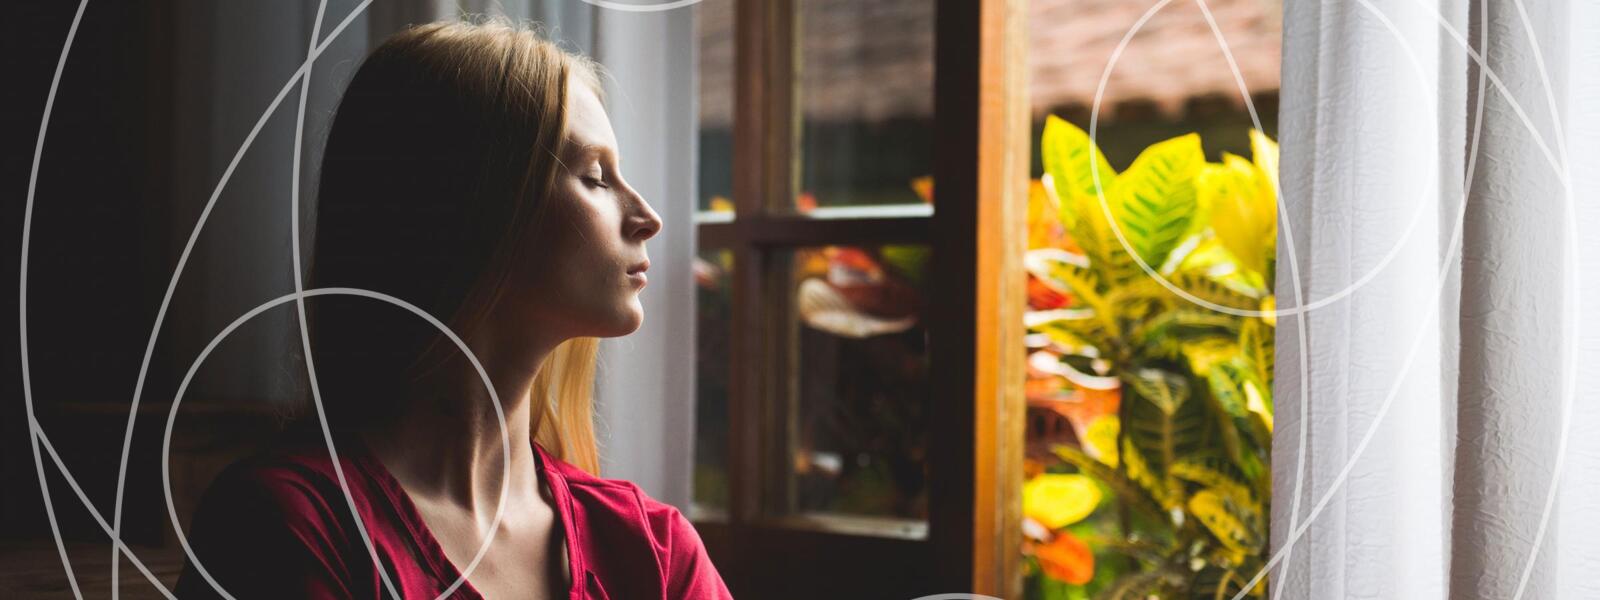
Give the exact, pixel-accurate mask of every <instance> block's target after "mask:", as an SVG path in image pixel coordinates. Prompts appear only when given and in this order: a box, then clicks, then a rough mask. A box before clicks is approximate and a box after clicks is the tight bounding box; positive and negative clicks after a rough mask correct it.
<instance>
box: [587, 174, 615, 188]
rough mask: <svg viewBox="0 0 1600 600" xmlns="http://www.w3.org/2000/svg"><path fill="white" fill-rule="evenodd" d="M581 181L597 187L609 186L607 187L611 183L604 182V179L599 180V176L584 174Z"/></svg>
mask: <svg viewBox="0 0 1600 600" xmlns="http://www.w3.org/2000/svg"><path fill="white" fill-rule="evenodd" d="M583 182H584V183H586V184H589V185H590V186H592V187H597V188H609V187H611V184H608V183H606V182H604V181H601V180H600V178H598V177H588V176H585V177H583Z"/></svg>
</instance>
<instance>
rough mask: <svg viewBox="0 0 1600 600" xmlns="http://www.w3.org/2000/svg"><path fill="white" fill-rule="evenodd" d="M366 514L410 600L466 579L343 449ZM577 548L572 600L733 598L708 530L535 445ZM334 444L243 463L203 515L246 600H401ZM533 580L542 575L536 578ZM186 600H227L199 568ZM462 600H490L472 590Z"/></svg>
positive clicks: (199, 549)
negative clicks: (705, 538)
mask: <svg viewBox="0 0 1600 600" xmlns="http://www.w3.org/2000/svg"><path fill="white" fill-rule="evenodd" d="M336 447H337V448H339V449H341V452H340V453H339V466H340V468H341V469H342V470H343V471H344V477H345V480H346V481H347V482H348V483H349V486H350V495H351V497H352V498H353V499H354V501H355V511H354V512H355V513H356V514H359V515H360V516H361V523H362V524H363V525H364V526H365V527H366V529H367V534H368V535H369V536H370V537H371V538H372V544H373V548H374V549H376V551H377V556H378V559H379V561H381V564H383V565H384V566H385V571H387V572H388V573H389V578H390V580H391V581H392V582H393V583H394V586H395V589H396V590H397V591H399V593H400V596H401V597H402V598H407V599H410V598H423V599H430V598H437V597H439V595H440V594H441V593H443V592H444V591H445V590H446V589H447V588H448V587H449V586H450V585H451V584H453V583H455V582H456V581H457V580H458V579H460V578H461V572H460V571H458V570H457V569H456V566H455V565H452V564H451V563H450V560H449V559H447V558H446V557H445V554H444V551H443V550H442V549H441V548H440V547H439V543H438V541H437V540H435V539H434V537H433V534H432V533H430V532H429V531H428V527H427V525H425V524H423V522H422V518H421V517H420V516H419V515H418V513H417V510H416V506H415V505H413V504H412V503H411V499H410V497H409V496H407V495H406V493H405V491H404V490H403V489H401V487H400V483H399V482H398V481H396V480H395V478H394V476H392V475H391V474H390V473H389V471H388V470H387V469H385V468H384V467H383V465H382V463H380V462H379V461H378V460H377V459H376V458H375V457H374V456H373V455H372V454H371V452H369V451H368V450H367V448H366V446H365V445H363V444H361V443H360V442H359V440H352V441H349V442H346V441H342V440H341V441H340V442H339V443H338V444H337V446H336ZM533 447H534V454H535V455H536V457H537V461H538V472H539V475H540V477H542V478H543V479H544V481H545V482H546V483H547V484H548V486H549V488H550V492H551V495H552V497H553V499H554V507H553V508H554V509H555V513H556V515H557V520H558V522H559V524H560V525H561V527H560V528H559V529H557V530H556V531H555V532H556V534H558V535H560V534H563V533H564V534H565V536H566V548H567V557H568V566H569V567H570V571H569V572H570V573H572V587H571V589H570V590H569V592H568V593H567V594H566V596H565V597H566V598H568V599H570V600H597V599H607V600H610V599H618V600H632V599H635V598H663V599H666V598H670V599H672V600H682V599H701V598H710V599H724V598H732V596H731V595H730V594H729V593H728V588H727V587H726V586H725V585H724V584H723V582H722V578H721V576H719V575H718V574H717V570H716V568H715V567H713V566H712V564H711V560H710V559H709V558H707V556H706V551H705V547H704V546H703V545H702V544H701V542H700V536H699V535H698V534H697V533H695V530H694V527H693V526H692V525H690V524H689V521H688V520H687V519H685V518H684V517H683V514H682V513H680V512H678V509H676V508H673V507H672V506H671V505H668V504H663V503H661V502H657V501H656V500H654V499H651V498H650V497H649V496H647V495H645V493H644V492H643V491H641V490H640V489H639V486H636V485H634V484H632V483H629V482H626V481H621V480H614V479H600V478H598V477H595V476H593V475H590V474H588V473H585V472H584V471H582V470H580V469H578V468H577V467H574V466H572V465H570V464H567V463H566V462H564V461H562V460H560V459H558V458H555V457H553V456H550V455H549V454H548V453H546V452H545V450H544V448H542V447H540V446H539V445H538V444H534V445H533ZM350 515H351V510H350V506H349V504H348V503H347V502H346V500H345V497H344V494H343V492H341V491H340V487H339V479H338V475H337V474H336V473H335V471H334V467H333V462H332V461H331V460H329V458H328V452H327V449H326V448H324V447H323V446H322V445H321V444H315V445H313V446H306V447H299V448H297V449H294V450H289V451H281V452H274V453H270V454H266V455H263V456H260V457H256V458H253V459H248V460H245V461H241V462H239V463H237V464H235V465H233V466H231V467H229V468H228V469H227V470H225V471H224V472H223V473H222V475H220V476H218V477H217V480H216V482H215V483H213V484H212V485H211V488H210V489H209V490H208V491H207V492H206V495H205V498H204V499H203V500H202V501H201V503H200V507H199V508H198V509H197V510H196V512H195V516H194V521H193V524H192V525H191V527H190V536H189V543H190V545H191V547H192V548H193V550H194V555H195V556H196V557H198V558H199V561H200V564H199V565H198V566H199V567H203V568H204V569H205V571H206V573H209V574H210V575H211V577H212V578H213V579H215V580H216V581H217V583H219V584H221V585H222V587H223V589H224V590H226V591H227V592H228V593H229V594H230V595H232V596H234V597H235V598H362V599H368V598H370V599H372V600H383V599H388V598H391V595H390V593H389V590H388V588H387V587H386V586H385V584H384V582H383V579H382V577H381V575H380V574H379V572H378V570H377V569H376V568H374V566H373V561H372V555H371V554H370V553H369V552H368V550H367V547H366V544H365V543H364V542H363V541H362V538H361V533H360V531H359V530H357V529H356V526H355V522H354V521H352V520H351V518H350ZM530 568H533V567H530ZM175 592H176V595H177V597H179V598H183V599H184V600H189V599H190V598H211V597H218V596H217V594H216V592H215V591H214V590H213V589H212V587H211V585H209V584H208V582H207V581H206V579H205V577H203V576H202V575H201V573H200V572H199V570H198V569H197V565H195V564H194V562H193V561H191V562H190V563H189V564H187V565H185V567H184V570H183V575H182V576H180V577H179V579H178V587H177V590H175ZM450 597H451V598H482V597H483V596H482V595H481V594H480V593H478V591H477V590H476V589H473V587H472V584H471V583H469V582H465V581H463V582H462V583H461V584H460V586H458V587H457V588H456V589H455V590H454V591H452V592H451V595H450Z"/></svg>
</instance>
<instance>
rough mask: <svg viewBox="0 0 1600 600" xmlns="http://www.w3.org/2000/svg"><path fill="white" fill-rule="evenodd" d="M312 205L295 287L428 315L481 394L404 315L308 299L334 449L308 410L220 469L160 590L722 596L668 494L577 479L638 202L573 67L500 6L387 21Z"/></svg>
mask: <svg viewBox="0 0 1600 600" xmlns="http://www.w3.org/2000/svg"><path fill="white" fill-rule="evenodd" d="M315 225H316V242H315V248H314V259H313V265H312V268H311V269H312V271H311V287H316V288H321V287H355V288H363V289H368V290H374V291H378V292H383V293H386V294H389V295H392V296H395V297H399V298H401V299H404V300H407V301H408V302H412V303H414V304H416V305H418V306H420V307H421V308H423V309H424V310H426V311H428V313H429V314H431V315H434V316H435V317H438V318H439V319H441V320H443V321H445V322H446V323H447V324H448V325H449V326H450V328H451V329H452V330H453V331H455V332H457V333H458V334H459V335H460V337H461V338H462V340H464V342H465V344H466V345H467V346H468V347H469V348H470V349H471V350H472V352H473V354H474V355H475V356H476V357H477V359H478V360H479V361H480V363H481V364H482V366H483V369H484V371H485V372H486V373H487V375H488V377H489V379H490V381H491V382H492V384H493V390H494V392H495V393H494V396H497V397H498V399H499V401H500V402H501V403H502V409H503V413H500V412H497V411H496V407H495V403H494V400H493V398H492V396H491V394H490V393H489V392H490V390H489V388H486V387H485V386H484V384H483V379H482V378H481V377H480V375H479V372H478V371H477V369H476V368H475V367H474V365H473V364H472V362H471V361H470V360H469V359H468V358H467V357H466V356H465V355H464V354H463V353H462V352H460V350H459V349H458V348H457V346H456V345H455V344H454V343H453V342H451V341H450V340H449V339H448V338H446V337H444V336H443V335H442V334H441V333H440V332H439V331H437V330H435V329H433V328H432V327H431V326H429V325H428V324H427V323H426V322H424V321H422V320H420V319H417V318H416V317H415V316H414V315H411V314H409V313H407V312H405V311H402V310H398V309H396V308H394V307H391V306H387V305H384V304H379V303H376V302H372V301H370V300H368V299H364V298H359V297H349V296H331V297H328V296H324V297H317V298H313V299H310V300H308V301H307V302H306V308H307V311H308V320H309V325H310V329H309V333H310V336H309V341H310V346H311V349H312V352H311V357H310V358H311V359H313V360H310V361H308V367H309V368H310V369H311V373H313V378H312V381H313V390H312V391H313V392H314V393H315V394H316V395H317V396H318V397H320V398H321V400H320V401H319V402H320V403H321V408H319V409H318V410H322V411H325V413H326V423H327V427H328V429H327V431H328V432H329V435H331V438H332V439H333V440H334V447H335V449H336V450H337V455H338V458H337V460H334V459H332V458H330V453H329V451H328V449H327V447H326V444H325V442H324V438H323V429H322V428H321V423H322V421H319V420H318V419H317V415H316V413H315V412H308V413H307V414H306V415H305V416H303V418H302V419H301V420H300V425H301V426H300V427H298V428H293V429H292V431H298V432H299V433H300V434H301V435H297V436H291V438H290V441H287V442H286V443H285V444H283V446H282V447H280V448H276V449H274V450H273V451H270V452H267V453H265V454H263V455H261V456H258V457H255V458H252V459H249V460H246V461H243V462H241V463H239V464H236V465H234V466H232V467H230V468H229V469H228V470H226V471H225V472H224V473H223V474H222V475H221V476H220V477H219V478H218V479H217V481H216V482H215V483H213V484H212V487H211V489H210V490H209V491H208V492H207V494H206V496H205V498H204V499H203V500H202V502H201V505H200V507H199V508H198V509H197V511H196V514H195V516H194V519H193V522H192V525H191V527H190V530H191V537H190V547H191V548H192V549H193V553H192V555H191V556H192V557H191V561H190V563H189V564H188V566H187V567H186V568H185V571H184V574H183V575H182V576H181V578H180V582H179V586H178V593H177V595H178V596H179V597H181V598H191V597H209V596H215V595H219V594H220V593H222V592H221V591H219V590H218V589H217V588H218V587H220V588H221V590H225V592H226V593H227V594H231V595H232V596H234V597H240V598H245V597H249V598H255V597H259V598H305V597H318V598H320V597H333V598H373V599H377V598H390V597H395V596H398V597H403V598H435V597H441V596H448V597H458V598H478V597H489V598H497V599H498V598H574V599H576V598H614V599H632V598H672V599H674V600H676V599H682V598H727V597H729V594H728V591H727V588H726V587H725V586H724V585H723V582H722V580H721V578H720V577H719V576H718V574H717V572H716V570H715V569H714V568H713V567H712V565H711V562H710V561H709V559H707V557H706V553H705V549H704V547H703V545H702V544H701V541H700V538H699V536H698V535H696V533H695V531H694V529H693V527H692V526H690V524H689V523H688V521H687V520H686V519H684V517H683V516H682V515H681V514H680V513H679V512H678V511H677V510H675V509H673V508H672V507H670V506H668V505H665V504H662V503H659V502H656V501H654V500H652V499H650V498H649V497H647V496H646V495H644V494H643V493H642V492H640V490H639V489H638V487H636V486H634V485H633V484H630V483H627V482H623V481H616V480H606V479H600V478H598V477H596V476H595V475H594V474H593V473H595V472H596V471H597V467H598V465H597V463H598V459H597V457H596V451H595V441H594V433H593V431H592V429H591V421H590V419H591V414H590V392H591V390H590V387H591V385H590V384H591V380H592V377H593V373H594V361H595V351H596V345H597V339H596V338H600V337H610V336H620V335H625V334H628V333H630V332H632V331H634V330H635V329H637V328H638V327H639V325H640V324H641V322H642V320H643V312H642V308H641V306H640V304H639V298H638V295H639V292H640V290H641V289H643V287H644V285H645V282H646V278H645V270H646V269H648V268H649V264H650V263H649V260H648V259H647V258H646V254H645V240H648V239H649V238H650V237H651V236H653V235H655V234H656V233H657V232H658V231H659V230H660V228H661V220H660V218H659V216H658V215H657V214H656V213H655V212H654V211H653V210H652V209H651V208H650V206H649V205H648V204H647V203H646V202H645V201H644V199H643V198H641V197H640V196H639V194H638V192H637V191H635V190H634V189H633V188H632V187H630V186H629V185H628V183H627V182H626V181H625V180H624V179H623V177H622V175H621V172H620V171H619V170H618V153H617V149H616V141H615V137H614V136H613V133H612V130H611V126H610V123H609V122H608V120H607V117H606V113H605V110H604V108H603V106H602V103H601V97H600V89H599V86H598V83H597V77H596V74H595V67H594V66H593V65H592V64H590V63H589V62H587V61H586V60H585V59H582V58H580V57H577V56H573V55H570V54H567V53H565V52H563V51H561V50H560V49H559V48H557V47H556V46H555V45H553V44H551V43H549V42H546V41H542V40H540V39H538V38H537V37H535V36H534V35H533V34H532V33H531V32H528V31H526V30H523V29H520V28H517V27H512V26H507V25H502V24H488V25H471V24H459V23H454V24H446V23H435V24H430V25H425V26H420V27H415V28H412V29H409V30H407V31H404V32H401V33H399V34H397V35H395V36H394V37H392V38H390V39H389V40H387V41H386V42H385V43H384V44H383V45H382V46H381V47H379V48H378V49H377V50H375V51H374V52H373V54H372V55H371V56H369V57H368V58H367V60H366V61H365V62H364V63H363V64H362V66H361V68H360V69H359V71H358V72H357V73H356V75H355V77H354V78H353V80H352V81H351V83H350V86H349V88H348V90H347V91H346V92H345V96H344V98H343V100H342V101H341V103H340V106H339V109H338V113H337V115H336V117H335V119H334V125H333V128H332V131H331V132H330V134H329V138H328V144H327V150H326V155H325V157H324V160H323V165H322V172H321V189H320V193H319V198H318V206H317V215H316V219H315ZM502 414H503V417H504V427H505V429H504V430H502V421H501V416H502ZM507 439H509V443H510V448H509V460H508V459H507V456H508V455H507V449H506V445H505V444H507V443H508V442H507ZM341 481H342V482H343V484H344V485H341ZM346 487H347V488H348V493H349V495H348V496H346V492H345V491H344V490H345V489H346ZM502 494H503V495H504V497H503V501H504V513H503V520H500V521H499V522H498V523H497V522H496V520H495V519H496V510H497V508H499V507H500V502H501V501H502ZM485 545H487V550H486V551H485V552H484V553H483V554H482V556H481V559H479V558H477V557H478V555H479V550H480V548H484V547H485ZM469 565H470V566H469Z"/></svg>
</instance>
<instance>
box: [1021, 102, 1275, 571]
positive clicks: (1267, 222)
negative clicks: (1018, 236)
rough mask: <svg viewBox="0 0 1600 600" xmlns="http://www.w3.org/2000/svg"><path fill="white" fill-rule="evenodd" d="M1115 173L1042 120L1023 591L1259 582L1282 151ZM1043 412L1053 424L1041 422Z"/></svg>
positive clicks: (1074, 133)
mask: <svg viewBox="0 0 1600 600" xmlns="http://www.w3.org/2000/svg"><path fill="white" fill-rule="evenodd" d="M1250 140H1251V144H1250V145H1251V154H1252V156H1251V158H1244V157H1240V156H1236V155H1233V154H1227V153H1224V154H1223V155H1222V161H1221V162H1208V161H1207V160H1206V157H1205V154H1204V152H1203V151H1202V148H1201V143H1200V137H1199V136H1198V135H1196V134H1189V135H1184V136H1180V137H1176V138H1173V139H1170V140H1166V141H1163V142H1160V143H1157V144H1155V145H1153V146H1150V147H1149V148H1147V149H1145V150H1144V151H1143V152H1142V153H1140V154H1139V156H1138V157H1137V158H1136V159H1135V160H1134V161H1133V163H1132V164H1131V165H1130V166H1129V167H1128V168H1127V169H1126V170H1124V171H1122V172H1120V173H1118V172H1116V171H1115V170H1114V169H1113V168H1112V167H1111V166H1110V164H1109V163H1107V162H1106V159H1105V158H1104V156H1103V155H1101V154H1100V152H1099V151H1098V150H1097V149H1096V148H1095V147H1094V145H1093V143H1092V141H1091V140H1090V138H1089V136H1088V135H1087V134H1086V133H1085V132H1084V131H1083V130H1081V129H1079V128H1078V127H1076V126H1073V125H1072V124H1070V123H1068V122H1066V121H1064V120H1062V119H1059V118H1056V117H1053V116H1052V117H1050V118H1049V119H1048V120H1047V122H1046V124H1045V127H1044V133H1043V139H1042V140H1041V144H1040V147H1041V153H1042V158H1043V161H1042V162H1043V164H1044V175H1043V176H1042V177H1041V178H1040V179H1039V180H1037V181H1034V182H1033V184H1032V193H1031V198H1030V206H1029V225H1028V226H1029V247H1030V249H1029V251H1028V254H1027V257H1026V260H1025V264H1026V266H1027V270H1028V274H1029V282H1028V290H1029V294H1028V303H1029V307H1028V308H1029V310H1028V311H1027V313H1026V320H1027V328H1028V333H1029V335H1028V337H1027V344H1028V353H1029V361H1028V371H1029V381H1028V386H1027V390H1028V393H1027V395H1028V403H1029V411H1030V423H1034V424H1035V425H1034V426H1032V427H1030V436H1032V438H1033V439H1030V440H1029V445H1028V447H1029V457H1028V461H1027V465H1028V473H1029V477H1028V480H1027V482H1026V484H1025V487H1024V489H1023V512H1024V515H1025V518H1024V534H1025V540H1026V541H1025V545H1024V548H1023V552H1024V554H1025V555H1026V564H1027V591H1028V596H1029V597H1031V598H1048V599H1055V598H1090V597H1093V598H1139V599H1144V598H1150V597H1157V598H1232V597H1234V596H1236V595H1238V594H1239V593H1240V592H1241V591H1244V592H1246V595H1248V596H1260V595H1262V594H1264V592H1265V589H1266V585H1265V579H1263V580H1262V581H1261V582H1260V583H1258V584H1256V585H1255V586H1253V587H1251V588H1250V589H1249V590H1245V589H1244V585H1245V584H1246V583H1247V582H1248V581H1249V580H1250V579H1251V578H1252V577H1254V575H1255V574H1256V573H1257V572H1258V571H1259V570H1260V569H1261V567H1262V565H1263V559H1264V556H1263V553H1264V550H1265V548H1266V540H1267V534H1268V529H1267V517H1268V514H1269V512H1270V509H1269V506H1268V502H1269V500H1270V497H1271V493H1270V492H1271V480H1270V476H1271V469H1270V468H1269V464H1268V461H1269V460H1270V452H1271V435H1272V371H1273V352H1272V349H1273V329H1274V327H1275V321H1274V319H1273V318H1272V317H1271V314H1272V311H1273V308H1274V302H1273V295H1272V290H1273V278H1274V266H1275V258H1274V257H1275V243H1276V237H1277V221H1276V219H1277V212H1276V193H1275V190H1276V181H1275V180H1276V177H1277V156H1278V150H1277V146H1276V145H1275V144H1274V143H1273V142H1272V141H1271V140H1270V139H1268V138H1267V137H1266V136H1265V135H1263V134H1261V133H1260V132H1256V131H1252V132H1250ZM1039 423H1045V424H1048V423H1056V424H1057V426H1054V427H1052V426H1048V425H1046V426H1040V425H1038V424H1039Z"/></svg>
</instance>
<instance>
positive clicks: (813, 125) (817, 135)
mask: <svg viewBox="0 0 1600 600" xmlns="http://www.w3.org/2000/svg"><path fill="white" fill-rule="evenodd" d="M795 10H796V13H797V14H796V19H797V22H798V23H797V26H796V33H797V36H796V39H797V40H799V41H798V42H797V48H796V50H797V52H798V53H799V57H798V60H797V61H796V63H797V67H796V68H797V69H798V73H796V81H798V86H797V90H796V103H797V105H796V109H797V111H798V112H799V129H798V130H797V132H796V135H798V137H799V139H798V140H797V142H798V144H797V148H798V150H799V157H798V158H799V160H798V161H796V166H797V168H798V169H799V173H798V177H797V181H798V184H799V189H798V190H796V193H795V195H794V197H793V198H792V199H790V198H785V199H783V200H782V201H783V202H784V203H785V204H787V206H782V207H780V208H784V209H791V210H795V211H799V212H811V211H813V210H816V209H823V210H821V211H820V213H819V216H822V215H825V214H827V213H828V212H830V211H829V210H828V209H831V208H838V207H860V206H872V205H896V206H899V207H901V208H900V210H898V211H891V212H906V209H909V210H910V212H913V213H923V214H925V213H926V212H927V211H928V210H931V208H932V207H931V203H932V196H933V191H932V186H933V183H932V179H931V177H929V176H930V175H931V174H932V173H933V143H932V142H933V131H934V129H933V125H934V124H933V19H934V3H933V2H932V1H931V0H874V1H873V2H859V1H857V0H803V1H801V2H797V3H796V9H795Z"/></svg>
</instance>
